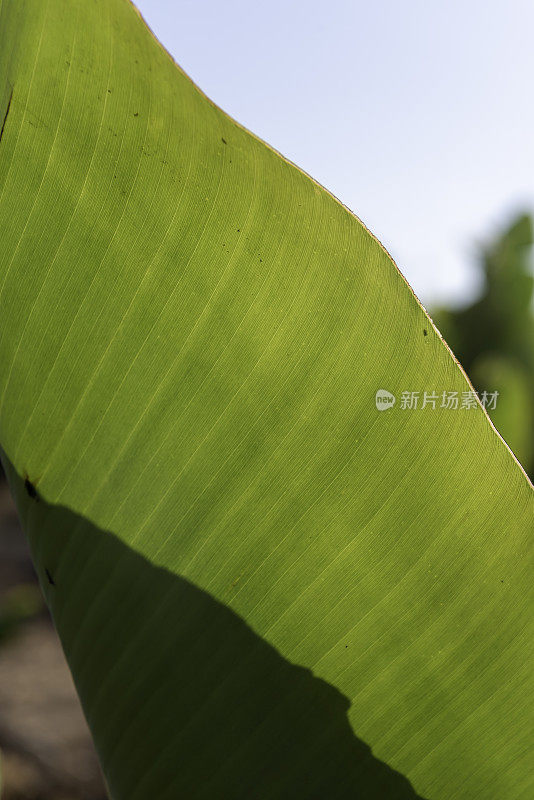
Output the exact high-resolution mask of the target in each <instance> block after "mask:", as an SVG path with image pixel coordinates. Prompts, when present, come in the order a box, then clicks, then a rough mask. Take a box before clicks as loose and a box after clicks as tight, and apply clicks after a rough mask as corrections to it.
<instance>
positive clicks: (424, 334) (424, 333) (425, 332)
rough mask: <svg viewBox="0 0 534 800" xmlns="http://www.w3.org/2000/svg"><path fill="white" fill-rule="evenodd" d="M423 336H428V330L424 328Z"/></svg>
mask: <svg viewBox="0 0 534 800" xmlns="http://www.w3.org/2000/svg"><path fill="white" fill-rule="evenodd" d="M423 336H428V331H427V329H426V328H423Z"/></svg>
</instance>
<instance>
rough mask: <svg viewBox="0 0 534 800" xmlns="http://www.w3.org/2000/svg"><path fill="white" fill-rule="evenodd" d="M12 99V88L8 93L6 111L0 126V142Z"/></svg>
mask: <svg viewBox="0 0 534 800" xmlns="http://www.w3.org/2000/svg"><path fill="white" fill-rule="evenodd" d="M12 99H13V89H11V94H10V95H9V100H8V101H7V108H6V113H5V115H4V121H3V122H2V127H1V128H0V142H1V141H2V136H3V135H4V128H5V127H6V120H7V115H8V114H9V109H10V108H11V101H12Z"/></svg>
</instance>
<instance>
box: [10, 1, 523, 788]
mask: <svg viewBox="0 0 534 800" xmlns="http://www.w3.org/2000/svg"><path fill="white" fill-rule="evenodd" d="M10 98H11V101H10ZM8 106H9V113H7V116H6V117H5V124H4V130H3V134H2V140H1V142H0V230H1V237H2V239H1V248H0V444H1V446H2V449H3V452H4V454H5V459H6V462H7V461H9V463H10V464H12V465H13V466H12V467H8V471H9V473H10V479H11V481H12V484H13V486H14V491H15V494H16V497H17V502H18V505H19V510H20V512H21V515H22V517H23V518H24V521H25V526H26V530H27V532H28V535H29V538H30V542H31V546H32V552H33V555H34V559H35V563H36V565H37V569H38V571H39V574H40V576H41V580H42V584H43V589H44V592H45V594H46V597H47V600H48V602H49V604H50V606H51V608H52V611H53V614H54V619H55V621H56V625H57V627H58V630H59V632H60V635H61V638H62V641H63V645H64V648H65V651H66V654H67V657H68V660H69V664H70V667H71V669H72V672H73V675H74V678H75V681H76V685H77V688H78V691H79V693H80V696H81V699H82V702H83V705H84V709H85V712H86V715H87V717H88V720H89V723H90V726H91V728H92V731H93V733H94V736H95V740H96V743H97V747H98V749H99V753H100V756H101V760H102V763H103V766H104V770H105V773H106V776H107V778H108V781H109V785H110V788H111V792H112V795H113V797H114V798H115V800H123V799H124V800H153V798H155V797H157V798H158V800H164V799H165V798H174V797H176V796H184V797H193V798H194V797H199V798H204V797H221V798H226V797H228V798H229V800H234V799H235V800H237V799H238V798H241V797H243V798H245V797H246V798H247V800H248V798H253V797H261V798H272V800H274V798H277V800H279V799H280V798H285V797H292V798H293V797H299V798H303V800H304V799H306V800H312V799H313V800H315V798H317V800H318V799H319V798H321V800H322V798H325V797H328V798H335V797H338V798H345V797H347V798H351V797H362V798H364V797H365V798H367V797H377V798H381V797H391V798H392V800H393V799H394V798H397V797H398V798H404V797H409V796H410V795H411V793H413V792H416V793H417V795H418V796H420V797H425V798H429V799H430V800H451V798H455V799H456V798H466V800H467V799H468V800H494V798H495V797H498V798H499V800H527V798H529V797H530V796H531V794H532V791H533V784H532V773H531V771H530V768H529V758H528V753H529V744H530V742H531V736H532V729H531V714H530V713H529V709H530V701H531V700H532V695H533V687H532V669H531V668H530V659H531V656H532V641H533V631H532V627H533V625H532V620H533V615H532V581H531V579H530V575H531V554H532V545H531V540H532V537H531V530H532V521H533V508H532V490H531V487H530V485H529V483H528V481H527V479H526V477H525V475H524V473H523V472H522V471H521V469H520V468H519V466H518V464H517V463H516V461H515V460H514V458H513V456H512V455H511V453H510V451H509V450H508V449H507V447H506V446H505V445H504V443H503V442H502V441H501V440H500V439H499V437H498V436H497V435H496V433H495V431H494V430H493V428H492V427H491V425H490V423H489V420H488V418H487V416H486V415H485V413H484V411H483V409H482V408H481V407H480V406H479V405H477V404H476V403H475V404H474V407H472V408H469V407H464V408H462V407H461V404H460V405H459V407H458V408H457V409H456V410H454V409H451V408H447V407H445V406H444V405H442V403H441V398H442V393H443V392H444V391H446V392H457V393H458V396H459V398H460V399H462V396H463V393H464V392H465V393H468V392H469V391H470V390H471V387H470V386H469V384H468V383H467V381H466V379H465V377H464V375H463V373H462V372H461V371H460V370H459V368H458V366H457V364H456V363H455V361H454V359H453V358H452V357H451V355H450V353H449V352H448V350H447V348H446V346H445V345H444V343H443V341H442V340H441V338H440V336H439V334H438V333H437V331H436V330H435V328H434V327H433V326H432V323H431V322H430V320H429V319H428V317H427V315H426V314H425V312H424V310H423V309H422V308H421V307H420V306H419V304H418V303H417V301H416V299H415V298H414V296H413V294H412V292H411V291H410V289H409V287H408V286H407V285H406V283H405V282H404V280H403V278H402V276H401V275H400V274H399V272H398V271H397V270H396V268H395V266H394V265H393V264H392V262H391V260H390V258H389V256H388V255H387V253H386V252H385V251H384V250H383V248H382V247H381V246H380V245H379V244H378V242H377V241H376V240H375V239H374V238H373V237H372V236H371V235H370V234H369V232H368V231H367V230H366V229H365V228H364V227H363V225H362V224H361V223H360V222H359V221H358V220H357V219H356V218H355V217H354V216H353V215H352V214H351V213H350V212H349V211H348V210H347V209H345V208H344V207H343V206H341V205H340V204H339V203H338V202H337V201H336V200H335V199H334V198H333V197H331V196H330V195H329V194H328V193H327V192H325V191H324V190H323V189H322V188H321V187H319V186H318V185H317V184H316V183H314V182H313V181H312V180H311V179H310V178H309V177H308V176H306V175H304V174H303V173H302V172H301V171H299V170H298V169H297V168H295V167H294V166H292V165H291V164H289V163H288V162H287V161H285V160H284V159H283V158H281V157H280V156H279V155H278V154H277V153H275V152H274V151H272V150H271V149H269V148H268V147H267V146H266V145H264V144H263V143H262V142H260V141H258V140H257V139H256V138H254V137H253V136H252V135H251V134H249V133H248V132H247V131H245V130H243V129H242V128H241V127H240V126H239V125H237V124H236V123H235V122H233V121H232V120H230V119H229V118H228V117H227V116H226V115H225V114H224V113H223V112H222V111H220V109H218V108H217V107H216V106H214V105H213V104H212V103H211V102H210V101H209V100H207V99H206V98H205V97H204V96H203V95H202V94H201V93H200V92H199V91H198V90H197V89H196V87H194V86H193V84H192V83H191V82H190V81H189V79H188V78H187V77H186V76H185V75H184V74H183V73H182V72H181V71H180V70H179V69H178V68H177V67H176V65H175V64H174V63H173V62H172V61H171V59H170V58H169V56H168V55H167V54H166V53H165V51H164V50H163V49H162V48H161V47H160V45H159V44H158V43H157V42H156V41H155V40H154V39H153V38H152V36H151V35H150V33H149V32H148V30H147V29H146V27H145V26H144V24H143V23H142V21H141V20H140V19H139V17H138V15H137V13H136V12H135V9H134V8H133V7H132V6H131V5H130V4H129V3H128V2H126V0H93V1H92V2H89V1H88V0H2V3H1V5H0V117H1V118H2V119H3V118H4V114H5V111H6V110H7V108H8ZM380 389H384V390H387V391H388V392H390V393H391V394H393V395H395V397H396V403H395V404H394V405H393V407H391V408H388V409H387V410H385V411H380V410H378V409H377V406H376V403H375V396H376V393H377V391H378V390H380ZM404 392H410V393H411V392H415V393H418V397H419V403H418V407H417V408H412V409H410V408H405V407H404V405H405V403H404V402H403V401H402V397H403V393H404ZM424 392H427V394H435V395H436V398H437V401H434V404H433V405H432V403H430V402H427V403H426V404H425V407H424V408H422V407H421V406H422V404H423V402H422V401H423V394H424ZM49 576H50V579H49ZM210 643H211V644H210ZM364 743H365V744H364ZM284 744H285V745H287V751H286V749H285V747H284ZM199 748H201V749H200V750H199ZM369 748H370V749H369ZM304 764H306V769H304V766H303V765H304ZM202 765H206V774H205V775H204V777H203V778H202V777H201V775H200V772H201V766H202ZM247 765H248V766H247ZM402 776H405V777H402ZM301 781H302V782H301ZM193 786H195V787H196V788H195V789H194V790H193V788H192V787H193ZM297 786H299V787H301V788H297ZM383 786H385V787H386V788H383ZM180 787H181V788H180ZM185 787H187V788H185ZM253 787H254V788H253ZM411 787H413V789H412V788H411ZM180 791H181V793H182V794H180ZM193 791H194V792H196V794H194V793H192V792H193ZM412 796H413V794H412Z"/></svg>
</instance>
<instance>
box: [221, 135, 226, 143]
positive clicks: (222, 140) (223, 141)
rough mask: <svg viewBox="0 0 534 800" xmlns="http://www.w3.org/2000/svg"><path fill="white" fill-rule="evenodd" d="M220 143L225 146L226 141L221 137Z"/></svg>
mask: <svg viewBox="0 0 534 800" xmlns="http://www.w3.org/2000/svg"><path fill="white" fill-rule="evenodd" d="M221 142H222V143H223V144H226V139H225V138H224V137H223V136H221Z"/></svg>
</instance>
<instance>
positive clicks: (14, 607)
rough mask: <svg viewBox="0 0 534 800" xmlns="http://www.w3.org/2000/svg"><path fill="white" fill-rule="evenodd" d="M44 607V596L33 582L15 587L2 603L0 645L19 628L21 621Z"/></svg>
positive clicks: (0, 605)
mask: <svg viewBox="0 0 534 800" xmlns="http://www.w3.org/2000/svg"><path fill="white" fill-rule="evenodd" d="M42 609H43V598H42V596H41V593H40V591H39V589H38V587H37V586H36V585H35V584H33V583H21V584H19V585H18V586H15V587H13V589H11V590H10V591H9V592H8V593H7V594H6V596H5V597H4V598H3V600H2V602H1V603H0V645H1V644H3V643H4V642H5V641H6V640H7V639H9V638H10V637H11V636H12V635H13V634H14V633H16V631H17V630H18V628H19V626H20V625H21V623H23V622H25V621H26V620H28V619H31V618H32V617H34V616H35V615H36V614H38V613H39V612H40V611H42Z"/></svg>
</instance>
